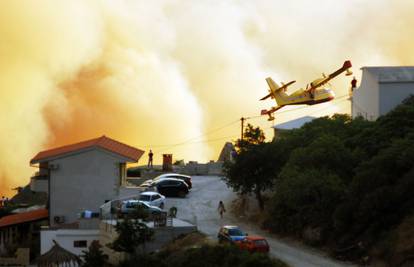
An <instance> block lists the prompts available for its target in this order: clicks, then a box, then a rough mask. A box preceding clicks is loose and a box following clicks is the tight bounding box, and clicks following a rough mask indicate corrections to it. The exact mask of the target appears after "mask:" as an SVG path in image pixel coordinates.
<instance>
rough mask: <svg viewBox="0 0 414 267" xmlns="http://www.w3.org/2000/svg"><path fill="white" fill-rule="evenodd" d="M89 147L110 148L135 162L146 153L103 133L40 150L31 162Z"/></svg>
mask: <svg viewBox="0 0 414 267" xmlns="http://www.w3.org/2000/svg"><path fill="white" fill-rule="evenodd" d="M89 147H100V148H103V149H106V150H109V151H111V152H113V153H115V154H118V155H121V156H123V157H126V158H128V159H130V160H132V161H134V162H136V161H138V160H139V159H140V158H141V156H142V155H143V154H144V151H142V150H140V149H138V148H135V147H132V146H128V145H126V144H123V143H120V142H118V141H116V140H114V139H111V138H109V137H106V136H105V135H103V136H101V137H98V138H95V139H91V140H87V141H83V142H80V143H76V144H72V145H67V146H62V147H58V148H53V149H49V150H45V151H42V152H39V153H38V154H37V155H36V156H35V157H34V158H32V160H30V163H31V164H34V163H38V162H40V161H43V160H45V159H48V158H52V157H56V156H60V155H64V154H67V153H71V152H74V151H77V150H82V149H85V148H89Z"/></svg>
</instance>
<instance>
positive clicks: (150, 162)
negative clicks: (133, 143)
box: [148, 149, 154, 168]
mask: <svg viewBox="0 0 414 267" xmlns="http://www.w3.org/2000/svg"><path fill="white" fill-rule="evenodd" d="M153 157H154V153H152V150H151V149H150V152H149V153H148V168H150V167H151V168H152V167H153V165H152V160H153Z"/></svg>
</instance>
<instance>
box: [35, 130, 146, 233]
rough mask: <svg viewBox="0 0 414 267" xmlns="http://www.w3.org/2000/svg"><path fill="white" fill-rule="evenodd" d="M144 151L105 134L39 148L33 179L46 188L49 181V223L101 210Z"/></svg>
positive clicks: (60, 222) (116, 195) (72, 218)
mask: <svg viewBox="0 0 414 267" xmlns="http://www.w3.org/2000/svg"><path fill="white" fill-rule="evenodd" d="M143 153H144V151H142V150H140V149H137V148H134V147H131V146H128V145H126V144H123V143H121V142H118V141H116V140H114V139H111V138H109V137H106V136H101V137H99V138H95V139H91V140H87V141H83V142H80V143H76V144H71V145H66V146H62V147H58V148H53V149H49V150H45V151H42V152H39V153H38V154H37V155H36V156H34V157H33V158H32V159H31V161H30V164H31V165H35V164H37V166H38V167H39V171H38V175H37V176H38V177H39V179H37V178H36V176H35V177H32V181H31V182H33V183H34V182H36V180H39V181H41V183H39V184H38V186H37V187H38V188H41V190H42V191H44V190H45V185H44V181H45V180H46V181H47V192H48V193H49V194H48V205H49V225H50V226H55V225H59V224H67V223H73V222H76V221H77V220H78V219H79V218H80V217H81V214H82V212H84V211H90V212H91V214H92V215H94V214H98V212H99V207H100V206H101V205H102V204H103V203H105V202H107V201H109V200H112V199H115V198H117V197H118V196H119V194H120V191H122V187H123V186H125V185H126V164H127V163H131V162H138V160H139V159H140V158H141V156H142V155H143ZM32 188H36V186H32Z"/></svg>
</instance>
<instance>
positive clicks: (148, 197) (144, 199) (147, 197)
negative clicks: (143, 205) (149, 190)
mask: <svg viewBox="0 0 414 267" xmlns="http://www.w3.org/2000/svg"><path fill="white" fill-rule="evenodd" d="M139 200H142V201H150V200H151V196H149V195H140V196H139Z"/></svg>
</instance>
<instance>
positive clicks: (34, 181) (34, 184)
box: [30, 177, 49, 193]
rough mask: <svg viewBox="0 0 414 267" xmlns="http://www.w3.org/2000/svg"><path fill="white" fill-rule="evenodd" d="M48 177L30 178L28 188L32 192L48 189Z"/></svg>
mask: <svg viewBox="0 0 414 267" xmlns="http://www.w3.org/2000/svg"><path fill="white" fill-rule="evenodd" d="M48 182H49V181H48V179H46V178H45V179H39V178H37V177H32V178H30V190H32V191H33V192H45V193H47V191H48Z"/></svg>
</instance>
